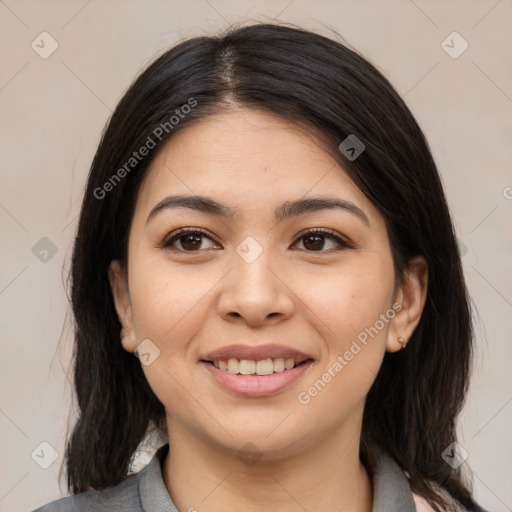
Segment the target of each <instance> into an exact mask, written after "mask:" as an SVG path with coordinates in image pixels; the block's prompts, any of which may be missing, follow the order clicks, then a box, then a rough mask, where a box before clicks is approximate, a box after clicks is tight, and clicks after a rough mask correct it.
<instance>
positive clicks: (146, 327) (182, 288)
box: [130, 260, 218, 343]
mask: <svg viewBox="0 0 512 512" xmlns="http://www.w3.org/2000/svg"><path fill="white" fill-rule="evenodd" d="M217 280H218V278H216V276H215V275H212V273H211V272H198V271H197V268H196V269H194V268H193V266H192V265H190V266H185V265H184V266H182V267H178V266H176V265H171V264H170V263H169V262H163V261H161V260H158V261H151V260H148V261H147V263H146V264H144V265H140V267H138V266H137V265H136V264H134V265H133V276H132V281H131V282H130V294H131V299H132V307H133V311H134V316H135V325H136V330H137V337H138V338H141V337H148V338H150V339H153V338H154V339H155V340H158V341H159V342H161V343H168V342H169V340H172V341H173V343H179V340H184V339H186V333H187V332H188V331H189V330H190V329H191V328H193V327H194V326H195V327H197V326H198V321H199V320H198V316H199V315H200V312H201V310H202V306H203V304H205V303H206V302H207V301H208V298H209V295H208V292H209V290H211V289H212V287H213V286H214V284H215V282H216V281H217Z"/></svg>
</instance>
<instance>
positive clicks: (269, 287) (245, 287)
mask: <svg viewBox="0 0 512 512" xmlns="http://www.w3.org/2000/svg"><path fill="white" fill-rule="evenodd" d="M289 280H290V279H289V277H288V274H287V273H285V272H283V271H282V269H281V270H280V267H279V266H278V265H277V264H276V261H275V259H274V260H272V258H271V257H270V251H269V250H264V251H263V253H262V254H261V255H260V256H259V257H258V258H257V259H256V260H255V261H252V262H250V263H249V262H247V261H246V260H244V259H243V258H242V257H240V256H239V255H238V254H234V256H233V268H232V270H231V271H230V272H229V273H228V274H227V275H226V277H225V279H223V281H222V288H221V291H220V297H219V301H218V306H217V307H218V311H219V314H220V315H221V316H222V317H223V318H224V319H225V320H228V321H230V322H234V321H235V322H245V323H247V325H250V326H257V325H261V324H268V323H269V322H271V323H272V324H275V323H279V322H281V321H283V320H285V319H287V318H290V317H291V316H292V315H293V312H294V300H293V292H292V290H291V288H290V285H291V283H290V282H289Z"/></svg>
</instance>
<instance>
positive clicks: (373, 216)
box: [38, 24, 483, 512]
mask: <svg viewBox="0 0 512 512" xmlns="http://www.w3.org/2000/svg"><path fill="white" fill-rule="evenodd" d="M71 275H72V306H73V311H74V316H75V319H76V333H75V337H76V339H75V343H76V345H75V349H76V353H75V358H76V359H75V388H76V396H77V398H78V406H79V418H78V421H77V423H76V425H75V428H74V431H73V434H72V436H71V437H70V439H69V442H68V445H67V453H66V467H67V475H68V487H69V490H70V492H72V493H73V495H72V496H70V497H67V498H63V499H62V500H58V501H56V502H53V503H52V504H49V505H47V506H44V507H42V508H40V509H38V510H39V511H50V510H58V511H63V510H123V511H124V510H130V511H132V510H133V511H136V510H137V511H138V510H145V511H153V510H179V511H182V512H183V511H194V510H198V511H201V512H202V511H220V510H222V511H231V510H250V511H254V512H257V511H260V510H280V511H292V510H308V511H311V512H313V511H324V510H329V511H331V510H337V511H343V512H348V511H358V512H363V511H364V512H370V511H372V512H377V511H379V512H382V511H393V512H396V511H399V510H400V511H402V512H406V511H414V510H423V511H431V510H435V511H437V512H439V511H447V510H450V511H451V510H471V511H480V510H483V509H482V508H481V507H480V506H479V505H478V504H477V503H476V502H475V501H474V499H473V498H472V495H471V491H470V489H469V488H468V485H467V484H466V482H465V480H464V475H463V473H462V470H463V469H464V466H465V465H464V463H463V459H464V458H463V456H462V454H461V452H462V453H463V449H462V448H461V447H460V445H458V444H457V442H456V439H457V438H456V431H455V426H456V419H457V416H458V414H459V412H460V410H461V408H462V405H463V403H464V399H465V396H466V391H467V388H468V378H469V370H470V368H471V355H472V342H473V337H472V329H471V312H470V307H469V301H468V297H467V291H466V287H465V283H464V278H463V273H462V268H461V262H460V255H459V252H458V248H457V244H456V239H455V236H454V230H453V227H452V222H451V219H450V215H449V211H448V208H447V204H446V200H445V196H444V192H443V189H442V185H441V182H440V178H439V175H438V171H437V169H436V166H435V163H434V161H433V159H432V156H431V154H430V152H429V148H428V145H427V143H426V141H425V139H424V136H423V134H422V132H421V130H420V128H419V127H418V125H417V123H416V121H415V120H414V118H413V116H412V114H411V113H410V111H409V110H408V108H407V107H406V105H405V104H404V102H403V101H402V100H401V98H400V97H399V96H398V94H397V93H396V92H395V91H394V89H393V88H392V86H391V85H390V84H389V82H388V81H387V80H386V79H385V78H384V77H383V76H382V75H381V74H380V73H379V72H378V71H377V70H376V69H375V68H374V67H373V66H372V65H371V64H370V63H369V62H368V61H366V60H365V59H364V58H362V57H361V56H359V55H358V54H356V53H355V52H353V51H352V50H350V49H348V48H347V47H345V46H344V45H342V44H340V43H338V42H335V41H332V40H330V39H327V38H324V37H322V36H320V35H316V34H314V33H311V32H308V31H305V30H301V29H297V28H292V27H288V26H279V25H272V24H260V25H252V26H247V27H243V28H237V29H235V28H232V29H230V30H229V31H228V32H227V33H225V34H223V35H221V36H220V37H199V38H195V39H191V40H188V41H185V42H182V43H181V44H178V45H177V46H176V47H174V48H172V49H171V50H169V51H168V52H166V53H165V54H164V55H162V56H161V57H160V58H158V59H157V60H156V61H155V62H154V63H153V64H152V65H150V66H149V67H148V69H147V70H145V71H144V72H143V73H142V74H141V75H140V76H139V78H138V79H137V80H136V81H135V82H134V83H133V85H132V86H131V87H130V89H129V90H128V91H127V92H126V94H125V95H124V97H123V98H122V100H121V101H120V103H119V105H118V107H117V108H116V110H115V112H114V114H113V116H112V118H111V120H110V122H109V124H108V127H107V129H106V131H105V133H104V135H103V139H102V141H101V143H100V146H99V148H98V151H97V153H96V156H95V158H94V162H93V164H92V168H91V172H90V175H89V179H88V184H87V189H86V193H85V197H84V201H83V205H82V211H81V215H80V222H79V227H78V234H77V237H76V242H75V247H74V253H73V261H72V273H71ZM134 355H135V356H136V357H134ZM155 429H156V430H158V429H160V431H161V432H163V435H164V436H165V439H166V442H165V444H164V445H163V446H162V447H161V448H159V450H158V451H157V452H156V454H155V455H154V457H153V459H152V460H151V462H150V463H149V464H148V465H147V466H146V467H145V468H144V469H143V470H141V471H139V472H138V473H136V474H131V475H130V476H127V475H128V473H129V471H130V468H131V463H132V462H133V459H134V457H135V455H136V453H137V448H138V447H139V446H140V445H141V443H142V442H143V441H144V440H145V439H146V438H147V436H148V435H149V434H150V432H152V431H154V430H155Z"/></svg>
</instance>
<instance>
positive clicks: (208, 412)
mask: <svg viewBox="0 0 512 512" xmlns="http://www.w3.org/2000/svg"><path fill="white" fill-rule="evenodd" d="M172 194H197V195H206V196H209V197H211V198H213V199H215V200H217V201H218V202H222V203H225V204H226V205H227V206H229V207H230V208H233V209H235V210H236V212H237V213H236V215H235V216H234V217H233V218H225V219H223V218H217V217H214V216H211V215H208V214H206V213H202V212H197V211H194V210H191V209H187V208H179V209H166V210H163V211H161V212H160V213H158V214H157V215H155V216H153V217H152V218H151V220H149V221H148V222H147V218H148V215H149V213H150V211H151V210H152V208H153V207H154V206H155V205H157V204H158V203H159V202H160V201H161V200H162V199H164V198H165V197H167V196H169V195H172ZM319 195H325V196H330V197H336V198H340V199H344V200H346V201H350V202H351V203H353V204H355V205H356V206H357V207H358V208H359V209H361V210H362V211H363V212H364V214H365V216H366V217H367V219H368V225H366V224H365V223H364V222H363V221H362V220H361V219H360V218H359V217H358V216H356V215H354V214H353V213H350V212H348V211H344V210H340V209H326V210H320V211H316V212H308V213H306V214H304V215H301V216H297V217H292V218H289V219H286V220H284V221H282V222H276V220H275V219H274V209H275V208H276V207H278V206H279V205H281V204H282V203H283V202H285V201H292V200H295V199H300V198H303V197H313V196H319ZM186 227H191V228H202V229H204V230H206V231H207V232H208V235H207V236H204V237H202V238H200V239H199V240H198V241H197V242H196V245H191V244H190V243H189V244H188V245H187V244H186V241H185V240H184V238H183V236H182V238H181V242H180V239H175V240H174V242H173V247H168V248H161V247H159V246H158V244H159V243H160V242H162V240H164V239H165V238H167V239H169V235H171V234H172V233H173V232H175V231H176V230H177V229H178V228H186ZM308 228H327V229H331V230H334V231H335V232H336V234H337V236H340V237H342V238H344V239H346V240H347V241H350V243H351V244H352V246H353V247H352V248H344V247H341V248H340V246H339V245H338V243H337V242H336V240H333V239H331V238H329V237H328V236H326V237H325V238H323V239H320V242H319V243H318V244H317V245H314V243H311V239H308V238H307V236H306V237H302V236H299V235H301V232H302V231H304V230H305V229H308ZM186 235H187V234H184V237H185V238H186ZM247 236H251V237H253V238H254V239H255V240H256V241H257V242H258V243H259V244H260V246H261V248H262V251H263V252H262V253H261V255H260V256H259V257H258V258H257V259H256V260H255V261H253V262H252V263H247V262H246V261H245V260H244V259H243V258H242V257H240V256H239V254H238V253H237V252H236V249H237V247H238V246H239V245H240V243H241V242H242V241H243V240H244V239H245V238H246V237H247ZM310 236H311V235H310ZM208 237H210V238H208ZM322 241H323V245H322ZM184 245H185V247H186V248H188V252H187V250H186V248H185V249H184ZM190 247H192V249H190ZM194 247H196V249H194ZM173 248H174V250H173ZM128 262H129V263H128V268H127V269H124V268H122V266H121V265H120V264H119V262H118V261H113V262H112V264H111V267H110V269H109V278H110V282H111V287H112V292H113V295H114V300H115V305H116V309H117V312H118V316H119V319H120V321H121V324H122V326H123V334H122V344H123V347H124V349H125V350H127V351H129V352H133V351H134V350H135V349H136V348H137V346H138V345H139V344H140V343H141V342H142V341H143V340H145V339H150V340H151V342H152V343H154V345H155V346H157V347H158V349H159V350H160V354H159V356H158V357H157V358H156V359H155V360H154V361H153V362H152V363H151V364H150V365H147V366H146V365H143V370H144V373H145V375H146V377H147V380H148V382H149V384H150V386H151V388H152V389H153V391H154V393H155V394H156V396H157V397H158V398H159V400H160V401H161V402H162V403H163V404H164V406H165V409H166V416H167V426H168V431H169V433H170V434H169V443H170V452H169V454H170V455H169V456H168V457H167V458H166V460H165V462H164V464H163V477H164V482H165V485H166V487H167V489H168V491H169V494H170V496H171V497H172V499H173V501H174V502H175V503H176V505H177V507H178V508H179V509H180V510H182V511H186V510H189V509H190V510H194V509H192V508H191V507H194V508H195V509H197V510H198V511H201V512H203V511H205V512H214V511H223V512H230V511H235V510H236V511H239V510H250V511H254V512H258V511H260V510H261V511H268V510H280V511H282V512H288V511H303V510H304V509H306V510H310V511H313V510H314V511H317V512H318V511H332V510H340V511H343V512H349V511H353V512H355V511H358V512H363V511H366V512H369V511H370V510H371V508H372V502H373V487H372V483H371V479H370V478H369V475H368V473H367V471H366V470H365V468H364V466H363V465H362V464H361V462H360V460H359V441H360V434H361V424H362V415H363V408H364V403H365V396H366V394H367V393H368V391H369V389H370V387H371V385H372V383H373V381H374V379H375V376H376V374H377V373H378V370H379V367H380V365H381V363H382V359H383V356H384V353H385V352H386V351H388V352H396V351H397V350H400V349H401V348H402V347H401V345H400V344H399V342H398V340H397V338H398V337H399V336H403V337H405V338H406V339H408V338H409V337H410V336H411V334H412V333H413V331H414V329H415V328H416V326H417V324H418V321H419V319H420V316H421V311H422V309H423V306H424V303H425V294H426V287H427V268H426V264H425V262H424V260H423V259H422V258H421V257H417V258H415V259H414V260H411V264H410V269H409V271H408V272H407V273H406V275H405V282H404V283H403V284H400V285H399V284H398V280H397V279H396V277H397V276H395V274H394V270H393V260H392V255H391V250H390V245H389V240H388V235H387V231H386V226H385V222H384V218H383V217H382V215H381V214H380V213H379V212H378V211H377V209H376V208H375V207H374V206H373V204H372V203H371V202H370V201H369V200H368V199H367V198H366V196H364V194H363V193H362V192H361V191H360V190H359V189H358V188H357V186H356V185H355V184H354V183H353V182H352V181H351V180H350V178H349V177H348V176H347V175H346V173H345V172H344V171H343V169H342V168H341V167H340V166H339V165H338V164H337V163H336V162H335V161H334V160H333V159H332V157H330V156H329V155H328V153H327V152H326V151H325V149H324V148H323V147H322V145H321V144H320V143H319V141H318V140H317V139H315V138H314V136H313V135H312V134H311V133H308V132H306V131H305V130H304V129H300V128H299V127H297V126H296V125H293V124H291V123H289V122H288V121H286V120H283V119H281V118H279V117H277V116H273V115H271V114H268V113H263V112H259V111H255V110H248V109H243V108H234V109H232V110H231V111H230V112H228V113H223V114H220V115H216V116H211V117H208V118H206V119H204V120H201V121H199V122H196V123H194V124H192V125H190V126H189V127H187V128H185V129H183V130H182V131H179V132H177V133H176V134H175V135H174V136H173V137H172V138H171V139H169V141H168V142H167V143H166V144H165V146H163V148H162V149H161V150H160V151H159V152H158V153H157V155H156V156H155V159H154V160H153V162H152V164H151V167H150V170H149V172H148V175H147V176H146V179H145V181H144V182H143V184H142V186H141V189H140V191H139V195H138V198H137V202H136V208H135V212H134V217H133V220H132V225H131V230H130V235H129V246H128ZM396 302H398V303H400V304H401V305H402V309H401V310H400V311H399V312H398V313H396V315H395V316H394V317H393V318H392V319H391V320H389V321H388V322H387V323H385V326H384V328H382V329H381V330H379V332H378V334H377V335H375V336H374V337H373V338H369V342H368V344H367V345H366V346H363V345H362V344H361V343H359V345H361V347H362V350H361V351H360V352H358V353H357V355H355V356H354V357H353V359H352V360H351V361H349V362H348V363H347V364H346V366H344V367H343V369H342V371H340V372H338V373H337V374H336V377H334V378H332V379H331V381H330V382H329V383H328V384H327V385H326V386H325V387H324V388H323V389H322V390H321V391H320V392H318V393H317V394H316V396H314V397H312V398H311V400H310V401H309V403H307V404H303V403H300V402H299V401H298V399H297V397H298V394H299V393H300V392H303V391H307V390H308V388H309V387H311V386H312V385H313V384H314V383H315V381H317V380H318V379H320V378H321V377H322V375H323V374H324V373H325V372H327V371H328V369H329V368H330V367H331V368H332V366H333V364H334V362H335V361H336V360H337V357H338V356H339V355H343V354H344V353H345V352H346V351H347V350H349V348H350V346H351V343H352V342H353V341H354V340H356V339H357V336H358V334H360V333H361V332H362V331H364V329H365V328H367V327H369V326H373V325H374V324H375V322H376V321H377V320H378V319H379V316H380V315H381V314H383V313H385V312H386V311H388V310H389V309H390V308H391V307H392V305H393V304H394V303H396ZM266 342H271V343H278V344H283V345H286V346H290V347H296V348H298V349H299V350H302V351H303V352H305V353H307V354H310V355H311V357H312V358H313V359H314V364H313V365H312V366H311V367H310V368H308V369H307V370H306V372H304V373H303V374H302V375H301V376H300V377H299V379H298V380H296V381H294V382H293V383H292V384H291V385H289V386H288V387H286V388H285V389H283V390H282V391H280V392H278V393H276V394H275V395H272V396H267V397H258V398H255V397H244V396H239V395H235V394H234V393H232V392H229V391H227V390H225V389H224V388H222V387H221V386H220V385H219V384H217V383H216V382H215V381H214V380H213V378H212V377H211V375H210V373H209V372H208V371H205V369H204V367H203V366H202V365H201V364H199V359H200V355H201V354H205V353H206V352H209V351H211V350H214V349H218V348H221V347H224V346H226V345H230V344H234V343H247V344H253V345H258V344H263V343H266ZM331 371H332V370H331ZM248 442H250V443H252V445H251V446H252V449H253V450H256V451H257V453H258V457H259V460H258V461H257V462H256V463H253V462H251V461H250V460H249V459H248V458H247V456H246V455H247V451H248V448H247V446H246V447H245V448H243V447H244V445H246V443H248ZM249 451H250V450H249Z"/></svg>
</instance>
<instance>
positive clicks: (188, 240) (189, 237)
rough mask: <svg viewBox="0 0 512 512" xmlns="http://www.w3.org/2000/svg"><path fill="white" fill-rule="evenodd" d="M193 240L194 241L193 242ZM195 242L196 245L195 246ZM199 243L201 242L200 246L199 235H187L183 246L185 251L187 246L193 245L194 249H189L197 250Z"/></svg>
mask: <svg viewBox="0 0 512 512" xmlns="http://www.w3.org/2000/svg"><path fill="white" fill-rule="evenodd" d="M191 240H192V241H191ZM194 242H195V244H194ZM197 242H199V245H200V243H201V237H200V236H198V235H186V236H185V237H184V241H183V242H182V245H183V247H184V248H185V249H187V244H189V243H190V244H192V247H189V249H190V248H191V249H196V248H197Z"/></svg>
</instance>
